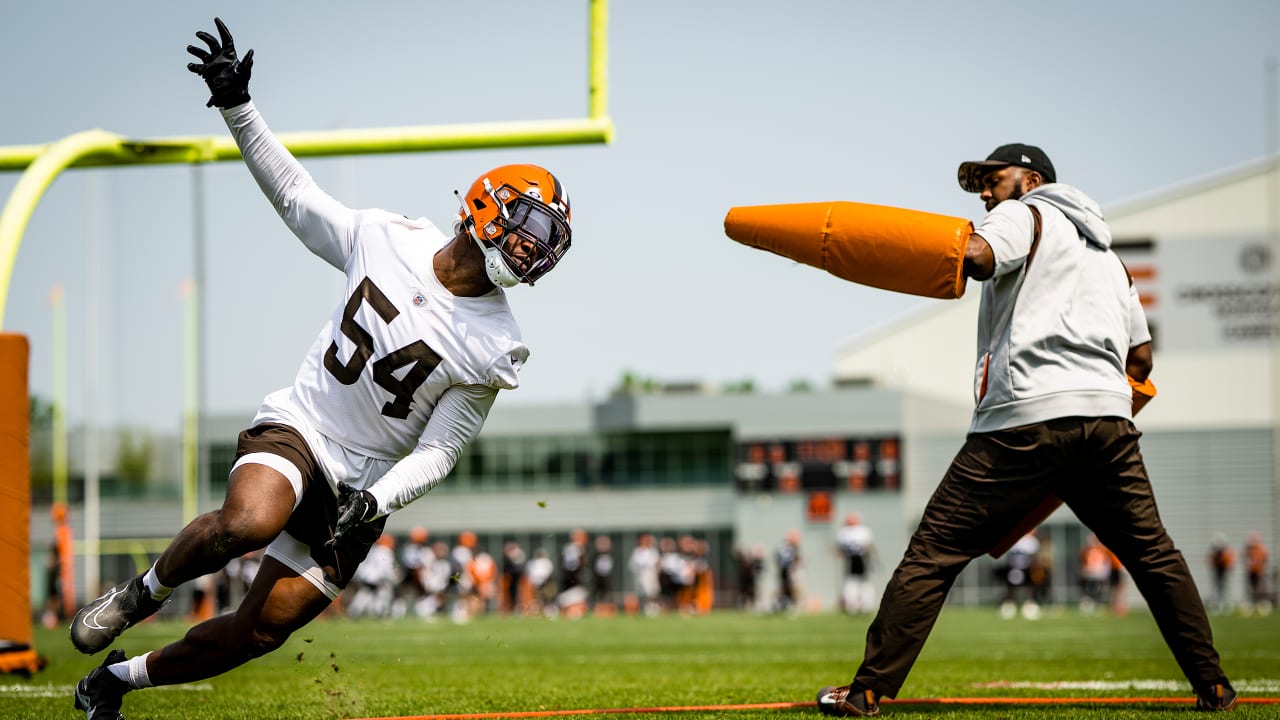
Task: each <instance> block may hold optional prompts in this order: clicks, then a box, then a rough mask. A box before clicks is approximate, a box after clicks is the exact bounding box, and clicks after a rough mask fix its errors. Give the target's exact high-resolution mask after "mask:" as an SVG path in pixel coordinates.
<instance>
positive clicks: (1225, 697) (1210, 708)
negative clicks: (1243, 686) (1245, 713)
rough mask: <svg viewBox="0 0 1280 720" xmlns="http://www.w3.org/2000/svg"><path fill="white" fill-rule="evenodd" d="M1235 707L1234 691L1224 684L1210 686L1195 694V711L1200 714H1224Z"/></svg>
mask: <svg viewBox="0 0 1280 720" xmlns="http://www.w3.org/2000/svg"><path fill="white" fill-rule="evenodd" d="M1235 707H1236V691H1235V690H1232V689H1231V685H1230V684H1228V683H1225V682H1221V683H1217V684H1214V685H1210V686H1209V687H1208V688H1206V689H1204V690H1202V691H1200V692H1197V693H1196V710H1199V711H1200V712H1226V711H1228V710H1234V709H1235Z"/></svg>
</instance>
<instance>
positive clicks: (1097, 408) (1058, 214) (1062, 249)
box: [969, 183, 1150, 432]
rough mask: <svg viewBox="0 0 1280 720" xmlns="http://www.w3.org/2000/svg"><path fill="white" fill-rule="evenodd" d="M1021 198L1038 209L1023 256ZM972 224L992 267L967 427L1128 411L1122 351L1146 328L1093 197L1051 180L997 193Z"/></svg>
mask: <svg viewBox="0 0 1280 720" xmlns="http://www.w3.org/2000/svg"><path fill="white" fill-rule="evenodd" d="M1028 204H1030V205H1034V206H1035V207H1036V208H1037V209H1038V210H1039V211H1040V215H1041V219H1042V227H1041V233H1040V242H1039V244H1038V246H1037V247H1036V250H1035V254H1034V255H1033V256H1032V260H1031V262H1030V264H1029V265H1028V263H1027V256H1028V254H1029V253H1030V252H1031V247H1032V238H1033V220H1032V217H1031V211H1030V209H1028V207H1027V205H1028ZM974 233H975V234H977V235H981V236H982V237H983V239H985V240H986V241H987V243H988V244H990V245H991V249H992V252H993V253H994V254H995V260H996V268H995V274H994V275H993V276H992V277H991V278H990V279H989V280H987V281H985V282H984V284H983V287H982V303H981V306H980V309H979V311H978V347H977V350H978V359H977V365H976V367H975V372H974V397H975V400H976V401H977V406H976V407H975V408H974V413H973V422H972V424H971V425H970V428H969V429H970V432H988V431H992V430H1000V429H1004V428H1011V427H1018V426H1021V425H1028V424H1031V423H1037V422H1044V421H1046V420H1051V419H1053V418H1060V417H1077V416H1078V417H1123V418H1128V417H1131V409H1132V391H1131V390H1130V388H1129V383H1128V381H1127V380H1126V379H1125V359H1126V357H1127V356H1128V352H1129V348H1130V347H1131V346H1134V345H1139V344H1141V343H1143V342H1147V341H1149V340H1150V334H1149V332H1148V330H1147V326H1146V318H1145V315H1143V313H1142V307H1141V305H1140V304H1138V300H1137V292H1136V290H1134V289H1133V288H1132V287H1131V286H1130V282H1129V275H1128V272H1127V271H1126V270H1125V269H1124V265H1123V264H1121V262H1120V260H1119V258H1118V257H1116V255H1115V253H1113V252H1112V251H1111V229H1110V228H1109V227H1108V226H1107V224H1106V222H1105V221H1104V220H1103V219H1102V211H1101V209H1100V208H1099V207H1098V204H1097V203H1095V202H1094V201H1093V200H1092V199H1090V198H1089V197H1088V196H1086V195H1085V194H1084V193H1082V192H1080V191H1079V190H1077V189H1075V188H1073V187H1071V186H1069V185H1063V184H1061V183H1051V184H1049V185H1044V186H1041V187H1039V188H1036V189H1035V190H1033V191H1031V192H1029V193H1027V194H1026V195H1024V196H1023V197H1022V199H1021V200H1006V201H1005V202H1002V203H1000V204H999V205H998V206H996V207H995V208H994V209H992V211H991V212H990V213H988V214H987V216H986V217H985V218H983V220H982V222H981V223H980V224H979V225H978V227H977V228H975V229H974Z"/></svg>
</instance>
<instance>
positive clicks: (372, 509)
mask: <svg viewBox="0 0 1280 720" xmlns="http://www.w3.org/2000/svg"><path fill="white" fill-rule="evenodd" d="M377 514H378V500H377V498H375V497H374V496H373V494H372V493H370V492H369V491H368V490H356V489H355V488H353V487H351V486H350V485H348V484H346V483H344V482H339V483H338V524H337V527H335V528H334V529H333V537H332V538H331V539H330V540H329V542H327V543H325V544H324V545H325V547H328V548H332V547H333V546H335V545H337V544H339V543H341V542H342V538H343V537H345V536H346V534H347V533H349V532H351V531H352V530H354V529H356V527H357V526H358V525H360V524H361V523H367V522H369V521H370V520H372V519H373V518H374V516H375V515H377Z"/></svg>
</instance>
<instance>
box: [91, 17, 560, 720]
mask: <svg viewBox="0 0 1280 720" xmlns="http://www.w3.org/2000/svg"><path fill="white" fill-rule="evenodd" d="M214 23H215V25H216V26H217V30H218V34H219V37H216V38H215V37H214V36H213V35H210V34H209V33H207V32H199V33H197V37H198V38H199V39H200V40H201V41H202V42H203V43H204V44H205V45H206V46H207V47H204V48H202V47H196V46H188V47H187V51H188V52H189V53H190V54H191V55H193V56H195V58H196V59H197V60H198V62H193V63H190V64H188V66H187V68H188V69H189V70H190V71H191V72H193V73H196V74H197V75H199V76H200V77H201V78H202V79H203V80H204V81H205V83H206V85H207V86H208V89H209V92H210V97H209V101H208V103H207V105H209V106H215V105H216V106H217V107H218V108H219V111H220V112H221V114H222V117H223V119H224V120H225V121H226V123H227V127H228V128H229V129H230V131H231V135H232V137H233V139H234V140H235V142H236V144H237V147H238V148H239V150H240V153H241V155H242V156H243V158H244V161H245V164H246V165H247V167H248V168H249V171H250V174H251V175H252V176H253V178H254V180H255V181H256V182H257V184H258V186H259V187H260V188H261V190H262V191H263V193H264V194H265V195H266V196H267V198H268V200H269V201H270V202H271V204H272V206H273V207H274V208H275V209H276V211H277V212H278V213H279V214H280V217H281V219H282V220H283V221H284V223H285V225H286V226H288V227H289V229H290V230H291V231H293V233H294V234H295V235H296V236H297V237H298V238H299V239H300V240H301V241H302V242H303V244H304V245H305V246H306V247H307V248H308V249H309V250H311V251H312V252H313V253H314V254H316V255H317V256H319V257H320V258H321V259H323V260H324V261H325V262H327V263H329V264H330V265H332V266H333V267H334V268H336V269H338V270H340V271H343V272H344V274H345V275H346V285H345V291H344V292H343V294H342V296H341V297H340V298H339V300H338V302H337V307H336V309H335V310H334V311H333V313H332V314H331V315H330V317H329V320H328V322H327V323H326V324H325V326H324V328H323V330H322V331H321V332H320V334H319V336H318V337H317V339H316V341H315V343H314V344H313V345H312V347H311V349H310V351H309V352H308V353H307V355H306V357H305V359H304V360H303V363H302V367H301V369H300V370H299V372H298V375H297V377H296V379H295V381H294V384H293V386H292V387H290V388H286V389H284V390H281V391H279V392H276V393H272V394H271V395H269V396H267V398H266V399H265V400H264V401H263V405H262V406H261V408H260V410H259V412H258V415H257V417H255V419H254V422H253V427H251V428H250V429H249V430H246V431H245V432H243V433H241V436H240V441H239V446H238V448H237V452H236V458H237V459H236V463H235V464H234V465H233V467H232V470H231V474H230V478H229V479H228V483H227V491H226V498H225V500H224V502H223V504H222V507H221V508H220V509H218V510H215V511H213V512H210V513H207V514H205V515H201V516H199V517H197V518H196V519H195V520H193V521H192V522H191V523H190V524H188V525H187V526H186V527H185V528H183V529H182V530H181V531H179V533H178V535H177V536H176V537H175V538H174V539H173V541H172V542H171V543H170V544H169V546H168V548H167V549H166V550H165V551H164V552H163V553H162V554H161V555H160V557H159V559H158V560H157V561H156V563H155V565H154V566H153V567H152V568H151V569H150V570H148V571H147V572H146V573H144V574H143V575H140V576H139V577H137V578H134V579H133V580H130V581H128V582H126V583H125V584H123V585H120V586H118V587H114V588H112V589H111V590H110V591H108V592H107V593H106V594H105V595H103V596H102V597H100V598H98V599H97V600H94V601H93V602H91V603H89V604H88V605H87V606H85V607H84V608H83V609H81V611H80V612H79V613H77V616H76V618H75V619H74V620H73V622H72V629H71V640H72V643H73V644H74V645H75V646H76V648H77V649H79V650H80V651H81V652H84V653H87V654H93V653H97V652H100V651H102V650H104V649H106V648H107V646H108V645H110V644H111V643H112V641H113V640H114V639H115V638H116V637H117V636H119V635H120V633H122V632H123V631H124V630H125V629H127V628H128V627H130V626H131V625H134V624H136V623H138V622H140V621H142V620H143V619H145V618H147V617H149V616H150V615H152V614H154V613H155V612H156V611H157V610H158V609H159V608H160V606H161V605H163V604H164V602H165V601H166V599H167V598H168V597H169V596H170V593H171V592H172V591H173V588H175V587H177V586H178V585H181V584H183V583H186V582H189V581H191V580H194V579H196V578H198V577H200V576H202V575H205V574H208V573H212V572H217V571H218V570H221V569H222V568H223V567H225V566H226V564H227V562H228V561H230V560H231V559H232V558H235V557H237V556H239V555H242V554H243V553H245V552H248V551H251V550H255V549H257V548H261V547H264V546H265V547H267V552H266V558H265V559H264V560H263V562H262V565H261V567H260V568H259V570H258V574H257V577H256V578H255V580H254V584H253V586H252V587H251V588H250V589H249V593H248V595H247V596H246V598H245V599H244V601H243V602H241V603H240V605H239V607H238V608H237V609H236V611H235V613H232V614H227V615H222V616H219V617H216V618H214V619H211V620H208V621H205V622H202V623H200V624H198V625H196V626H195V627H193V628H192V629H191V630H190V631H189V632H188V633H187V634H186V636H185V637H184V638H182V639H181V640H179V641H177V642H175V643H172V644H170V645H168V646H165V647H164V648H161V649H159V650H155V651H152V652H149V653H145V654H143V655H139V656H137V657H135V658H133V659H126V657H125V655H124V653H123V652H121V651H119V650H116V651H113V652H111V653H110V654H109V655H108V656H107V658H106V660H105V661H103V663H102V664H101V665H99V666H98V667H96V668H94V669H93V670H92V671H91V672H90V673H89V674H88V675H87V676H86V677H85V678H84V679H83V680H81V681H80V682H79V683H78V684H77V686H76V691H75V702H76V707H77V708H79V709H81V710H84V711H85V713H86V715H87V716H88V717H90V718H93V720H104V718H115V717H119V716H120V705H121V701H122V699H123V696H124V694H125V693H126V692H128V691H130V690H134V689H139V688H145V687H150V686H152V685H173V684H178V683H187V682H193V681H196V680H203V679H206V678H209V677H213V676H215V675H220V674H222V673H224V672H227V671H228V670H231V669H232V668H235V667H238V666H240V665H243V664H244V663H246V662H248V661H249V660H252V659H254V658H256V657H259V656H261V655H264V654H266V653H268V652H271V651H272V650H274V649H276V648H278V647H279V646H280V645H281V644H282V643H284V641H285V640H286V639H287V638H288V637H289V636H290V634H291V633H293V632H294V631H295V630H297V629H298V628H300V627H302V626H304V625H306V624H307V623H308V622H310V621H311V620H313V619H314V618H316V617H317V616H319V615H320V614H321V613H322V612H324V610H325V609H326V608H328V607H329V605H330V604H331V603H332V602H333V600H334V599H335V598H337V597H338V596H339V594H340V593H341V592H342V590H343V588H344V587H346V585H347V584H348V583H349V582H350V580H351V577H352V574H353V573H354V572H355V568H356V567H357V566H358V565H359V564H360V561H361V560H363V559H364V557H365V555H366V553H368V551H369V548H370V547H371V546H372V545H373V543H374V542H375V541H376V540H377V538H378V536H379V535H380V534H381V532H382V526H383V524H384V523H385V517H386V515H387V514H388V513H391V512H395V511H396V510H399V509H400V508H402V507H404V506H405V505H407V504H409V503H411V502H413V501H414V500H415V499H417V498H419V497H421V496H422V495H423V494H425V493H426V492H427V491H428V490H430V489H431V488H432V487H433V486H435V485H436V484H437V483H439V482H440V481H441V480H443V479H444V477H445V476H446V475H447V474H448V473H449V471H450V470H451V469H452V468H453V465H454V463H455V462H456V461H457V458H458V455H459V453H461V452H462V449H463V448H464V447H465V446H466V445H467V444H468V443H469V442H470V441H471V440H472V439H473V438H474V437H475V436H476V434H477V433H479V431H480V428H481V426H482V425H483V424H484V421H485V418H486V417H487V416H488V413H489V409H490V408H491V407H492V405H493V401H494V399H495V398H496V397H497V394H498V391H499V390H501V389H510V388H515V387H517V386H518V385H519V377H518V371H519V369H520V367H521V366H522V365H523V364H524V362H525V360H526V359H527V358H528V354H529V350H528V348H527V347H526V346H525V344H524V343H523V342H522V341H521V339H520V330H519V327H518V326H517V325H516V322H515V319H514V317H513V316H512V314H511V309H510V307H509V305H508V303H507V298H506V295H505V293H504V291H503V289H502V288H504V287H512V286H515V285H517V284H520V283H527V284H533V283H534V282H535V281H537V280H538V279H540V278H541V277H543V275H545V274H546V273H547V272H548V271H550V270H551V269H552V268H553V267H555V265H556V264H557V262H558V261H559V260H560V258H561V257H562V256H563V255H564V253H565V252H566V251H567V250H568V248H569V244H570V232H569V202H568V198H567V196H566V194H565V192H564V188H563V187H561V185H560V182H559V181H558V180H557V179H556V178H555V177H554V176H552V175H551V173H549V172H547V171H546V170H544V169H542V168H539V167H536V166H532V165H515V166H505V167H502V168H495V169H494V170H492V171H489V172H487V173H485V174H484V175H482V176H480V177H479V178H478V179H477V180H476V181H475V182H474V183H473V184H472V185H471V187H470V188H468V190H467V192H466V194H465V195H461V194H459V198H460V200H461V201H462V208H461V211H460V212H459V214H458V217H457V220H456V222H455V223H454V227H453V234H452V236H450V235H447V234H445V233H444V232H441V231H440V230H439V229H437V228H436V226H435V225H433V224H432V223H431V222H430V221H428V220H426V219H425V218H420V219H417V220H414V219H409V218H407V217H405V216H403V215H401V214H398V213H392V212H387V211H385V210H352V209H350V208H347V207H345V206H343V205H342V204H341V203H339V202H338V201H337V200H335V199H334V198H332V197H330V196H329V195H328V194H326V193H325V192H324V191H323V190H321V189H320V188H319V186H317V185H316V183H315V181H314V180H313V179H312V178H311V176H310V175H309V174H308V173H307V171H306V170H305V169H304V168H303V167H302V165H301V164H300V163H298V161H297V160H296V159H295V158H294V157H293V156H292V155H291V154H290V153H289V151H288V150H287V149H285V147H284V146H283V145H282V144H280V142H279V141H278V140H276V139H275V137H274V136H273V135H272V134H271V131H270V130H269V129H268V127H267V124H266V122H265V121H264V120H263V118H262V116H261V115H260V114H259V113H258V110H257V108H256V107H255V105H254V103H253V102H252V101H251V99H250V97H249V78H250V72H251V69H252V66H253V51H252V50H250V51H249V52H248V53H246V54H245V56H244V58H243V60H241V59H240V58H239V56H238V55H237V53H236V49H235V44H234V41H233V39H232V37H231V33H230V32H229V31H228V30H227V27H226V26H225V25H224V24H223V23H222V21H221V20H218V19H215V21H214Z"/></svg>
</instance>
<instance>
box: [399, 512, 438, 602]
mask: <svg viewBox="0 0 1280 720" xmlns="http://www.w3.org/2000/svg"><path fill="white" fill-rule="evenodd" d="M430 537H431V533H429V532H428V531H427V529H426V528H424V527H422V526H421V525H418V526H416V527H413V528H411V529H410V530H409V537H408V538H407V539H406V540H405V541H404V542H403V543H401V544H400V552H399V557H398V559H399V562H400V582H399V583H397V584H396V597H395V600H394V601H393V602H392V605H391V615H392V616H393V617H404V616H405V615H407V614H408V613H409V611H410V610H412V611H413V613H414V614H415V615H417V616H418V617H423V616H424V615H425V614H426V610H427V603H426V602H425V600H426V598H427V595H428V592H427V583H426V575H427V565H428V563H429V562H430V561H431V559H432V556H431V549H430V548H429V547H427V540H428V539H429V538H430Z"/></svg>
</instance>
